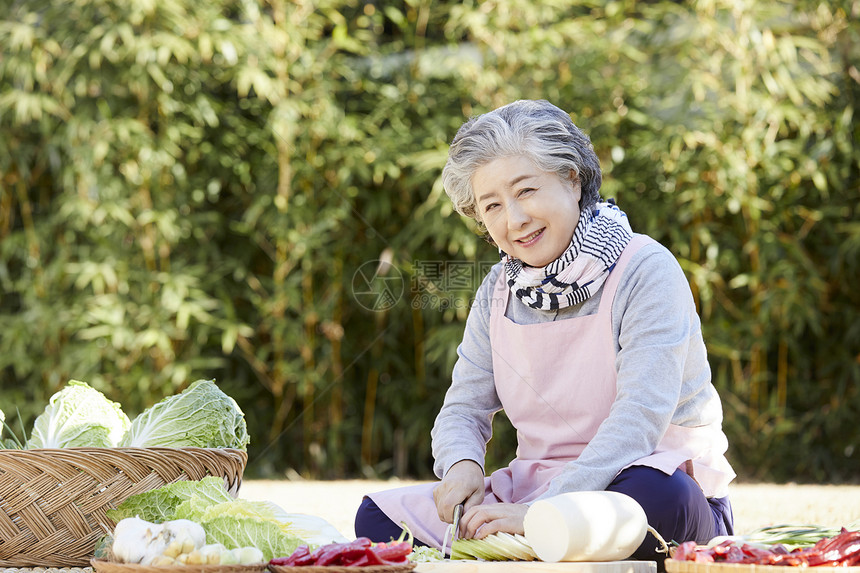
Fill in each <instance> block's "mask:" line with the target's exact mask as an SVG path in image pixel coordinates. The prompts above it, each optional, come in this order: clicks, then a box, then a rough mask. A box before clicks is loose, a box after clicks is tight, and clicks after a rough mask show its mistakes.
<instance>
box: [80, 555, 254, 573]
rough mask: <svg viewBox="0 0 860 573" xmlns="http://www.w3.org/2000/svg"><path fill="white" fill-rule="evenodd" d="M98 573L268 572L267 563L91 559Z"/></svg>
mask: <svg viewBox="0 0 860 573" xmlns="http://www.w3.org/2000/svg"><path fill="white" fill-rule="evenodd" d="M90 565H92V567H93V569H94V570H95V571H96V572H97V573H195V572H196V573H254V572H262V571H266V569H267V567H268V564H267V563H255V564H253V565H141V564H139V563H120V562H117V561H108V560H107V559H96V558H93V559H90Z"/></svg>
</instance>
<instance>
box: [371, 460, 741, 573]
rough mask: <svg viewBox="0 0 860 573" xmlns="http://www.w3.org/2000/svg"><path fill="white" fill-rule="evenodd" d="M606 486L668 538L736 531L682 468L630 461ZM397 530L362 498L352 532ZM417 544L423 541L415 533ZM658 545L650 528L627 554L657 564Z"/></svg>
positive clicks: (395, 533)
mask: <svg viewBox="0 0 860 573" xmlns="http://www.w3.org/2000/svg"><path fill="white" fill-rule="evenodd" d="M606 489H607V490H609V491H617V492H620V493H624V494H627V495H629V496H630V497H632V498H633V499H635V500H636V501H638V502H639V505H641V506H642V509H644V510H645V515H646V516H647V517H648V525H650V526H651V527H653V528H654V529H655V530H657V532H659V533H660V535H661V536H662V537H663V539H665V540H666V541H667V542H671V541H677V542H678V543H681V542H683V541H695V542H696V543H707V542H708V541H710V540H711V538H713V537H716V536H718V535H732V534H733V533H734V525H733V517H732V507H731V504H730V503H729V499H728V498H727V497H722V498H711V499H708V498H705V496H704V495H703V494H702V490H701V489H700V488H699V485H698V484H697V483H696V482H695V481H694V480H693V479H692V478H691V477H690V476H689V475H687V474H686V473H685V472H683V471H681V470H677V471H675V473H674V474H672V475H670V476H668V475H666V474H664V473H663V472H661V471H660V470H656V469H654V468H648V467H645V466H633V467H629V468H627V469H626V470H624V471H622V472H621V473H620V474H618V476H617V477H616V478H615V479H614V480H613V481H612V483H611V484H609V487H607V488H606ZM401 532H402V528H401V527H400V526H399V525H397V524H396V523H394V522H393V521H391V520H390V519H389V518H388V516H387V515H385V514H384V513H383V512H382V510H381V509H379V507H377V505H376V504H375V503H373V501H371V499H370V498H369V497H365V498H364V500H363V501H362V502H361V506H360V507H359V508H358V512H357V513H356V516H355V535H356V537H369V538H370V539H371V540H372V541H390V540H391V539H397V538H398V537H399V536H400V534H401ZM415 544H416V545H425V544H424V543H421V542H420V541H419V540H417V539H416V540H415ZM659 548H660V543H659V542H658V541H657V539H656V538H655V537H654V536H653V535H651V534H650V533H648V535H646V536H645V541H643V542H642V545H640V546H639V549H637V550H636V552H635V553H634V554H633V555H632V557H631V558H632V559H640V560H644V561H657V563H658V565H662V562H663V559H665V558H666V555H665V554H659V553H657V549H659ZM661 570H662V567H661Z"/></svg>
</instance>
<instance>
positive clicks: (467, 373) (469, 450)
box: [430, 264, 502, 478]
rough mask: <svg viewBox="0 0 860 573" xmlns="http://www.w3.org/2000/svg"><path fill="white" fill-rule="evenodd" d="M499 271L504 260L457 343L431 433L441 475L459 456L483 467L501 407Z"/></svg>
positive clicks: (482, 291)
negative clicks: (494, 345)
mask: <svg viewBox="0 0 860 573" xmlns="http://www.w3.org/2000/svg"><path fill="white" fill-rule="evenodd" d="M500 269H501V265H500V264H497V265H495V266H493V267H492V269H491V270H490V272H489V273H487V276H486V277H485V278H484V280H483V282H482V283H481V286H480V287H478V291H477V293H476V295H475V301H474V302H473V303H472V308H471V309H470V311H469V316H468V318H467V319H466V329H465V331H464V333H463V340H462V342H461V343H460V345H459V346H458V347H457V362H456V363H455V364H454V370H453V372H452V375H451V386H450V387H449V388H448V391H447V393H446V394H445V400H444V402H443V404H442V408H441V409H440V410H439V414H438V415H437V416H436V421H435V423H434V424H433V429H432V431H431V433H430V435H431V444H432V451H433V458H434V464H433V471H434V473H435V474H436V475H437V476H438V477H439V478H441V477H443V476H444V475H445V473H446V472H447V471H448V469H449V468H450V467H451V466H452V465H454V464H455V463H457V462H459V461H461V460H467V459H468V460H473V461H475V462H477V463H478V465H480V466H481V467H482V468H483V467H484V458H485V455H486V452H487V442H488V441H489V440H490V438H491V437H492V432H493V426H492V422H493V416H494V415H495V413H496V412H498V411H499V410H501V408H502V404H501V402H500V401H499V396H498V394H497V393H496V387H495V383H494V379H493V357H492V352H491V350H490V305H491V303H492V301H493V298H492V297H493V290H494V289H493V287H494V285H495V283H496V279H497V277H498V276H499V272H500Z"/></svg>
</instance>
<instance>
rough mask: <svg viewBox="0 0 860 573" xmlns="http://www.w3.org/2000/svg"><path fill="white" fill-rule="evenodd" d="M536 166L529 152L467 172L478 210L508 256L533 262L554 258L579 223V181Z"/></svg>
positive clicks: (563, 247)
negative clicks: (469, 175) (470, 174)
mask: <svg viewBox="0 0 860 573" xmlns="http://www.w3.org/2000/svg"><path fill="white" fill-rule="evenodd" d="M572 178H573V173H571V179H569V180H565V179H562V178H561V177H559V176H558V175H556V174H555V173H547V172H546V171H541V170H540V169H539V168H538V166H537V165H535V163H534V162H533V161H532V160H531V159H529V158H528V157H525V156H522V155H517V156H513V157H501V158H499V159H495V160H493V161H491V162H490V163H487V164H486V165H484V166H482V167H480V168H479V169H478V170H477V171H475V174H474V175H473V176H472V189H473V191H474V193H475V201H476V203H477V213H478V216H479V217H480V218H481V221H482V222H483V223H484V225H485V226H486V227H487V232H489V234H490V237H491V238H492V239H493V241H495V243H496V245H498V246H499V248H500V249H502V250H503V251H504V252H506V253H507V254H508V255H510V256H512V257H515V258H517V259H520V260H521V261H523V262H524V263H526V264H527V265H531V266H533V267H542V266H545V265H547V264H549V263H551V262H552V261H554V260H555V259H557V258H558V257H559V256H561V254H562V253H563V252H564V251H565V249H567V247H568V246H569V245H570V240H571V238H573V231H574V229H576V225H577V223H579V198H580V196H581V195H582V186H581V184H580V182H579V180H578V179H577V180H573V179H572Z"/></svg>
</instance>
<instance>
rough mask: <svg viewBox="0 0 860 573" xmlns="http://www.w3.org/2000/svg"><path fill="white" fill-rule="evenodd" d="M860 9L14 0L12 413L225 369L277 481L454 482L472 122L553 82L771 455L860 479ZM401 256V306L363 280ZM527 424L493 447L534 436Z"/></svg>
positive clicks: (554, 0) (23, 415)
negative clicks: (450, 464) (453, 183)
mask: <svg viewBox="0 0 860 573" xmlns="http://www.w3.org/2000/svg"><path fill="white" fill-rule="evenodd" d="M858 15H860V3H858V2H857V0H843V1H837V2H816V1H806V0H795V1H791V2H787V1H773V2H755V1H753V0H732V1H729V0H700V1H696V2H670V1H660V0H654V1H649V2H643V1H634V0H619V1H613V2H604V1H596V0H586V1H581V2H575V3H570V2H562V1H560V0H538V1H534V0H505V1H502V0H498V1H486V2H474V1H466V2H460V1H457V2H453V1H437V2H430V1H429V0H399V1H390V2H389V1H385V2H359V1H355V0H319V1H316V2H309V1H304V0H291V1H287V0H270V1H265V0H209V1H207V2H199V1H191V0H146V1H141V2H132V3H125V2H113V1H111V0H67V1H65V2H54V1H49V0H27V1H23V0H0V19H2V20H0V293H1V294H0V297H1V298H0V409H2V410H3V411H5V412H6V415H7V418H8V419H7V422H9V423H10V424H11V425H12V427H14V428H19V427H24V428H27V427H29V425H30V424H31V423H32V420H33V418H34V417H35V415H36V414H38V413H39V412H40V411H41V410H42V408H44V406H45V404H46V403H47V400H48V398H49V397H50V395H51V394H52V393H53V392H55V391H57V390H58V389H59V388H61V387H62V386H63V385H64V384H65V382H66V381H67V380H68V379H70V378H77V379H82V380H86V381H88V382H89V383H90V384H92V385H93V386H95V387H97V388H98V389H100V390H102V391H104V392H105V393H106V394H108V395H109V396H110V397H111V398H112V399H114V400H117V401H119V402H121V403H122V405H123V407H124V408H125V410H126V411H127V412H128V413H129V414H130V415H132V416H133V415H134V414H135V413H137V412H140V411H141V410H142V409H143V408H144V407H146V406H147V405H149V404H151V403H153V402H154V401H156V400H158V399H160V398H161V397H163V396H165V395H167V394H170V393H174V392H177V391H179V390H181V389H182V388H184V387H185V386H186V385H187V384H189V383H190V382H191V381H193V380H195V379H197V378H203V377H207V378H209V377H214V378H216V379H217V380H218V381H219V384H220V385H221V386H222V388H224V389H225V390H226V391H227V392H228V393H230V394H231V395H232V396H234V397H235V398H236V400H237V401H238V402H239V404H240V405H241V406H242V408H243V410H244V411H245V412H246V414H247V418H248V422H249V425H250V431H251V435H252V445H251V448H250V460H251V461H250V463H249V468H248V472H249V475H255V476H265V477H272V476H283V475H284V474H285V472H298V473H300V474H302V475H304V476H306V477H315V478H337V477H362V476H367V477H382V476H390V475H398V476H413V477H422V478H427V477H430V465H431V461H430V451H429V429H430V426H431V424H432V420H433V417H434V415H435V413H436V411H437V409H438V407H439V406H440V405H441V402H442V397H443V394H444V391H445V389H446V387H447V385H448V379H449V376H450V371H451V367H452V365H453V361H454V359H455V358H456V346H457V343H458V342H459V338H460V336H461V333H462V329H463V325H464V319H465V316H466V313H467V310H468V303H469V299H470V296H471V295H472V292H473V291H474V289H475V288H476V287H477V284H478V281H479V280H480V276H481V272H483V271H482V270H481V269H483V270H486V268H487V265H489V264H491V263H492V262H493V261H494V259H495V258H496V254H495V253H494V252H493V250H492V249H491V248H490V246H489V245H488V244H487V243H485V242H484V241H483V240H482V239H481V238H480V237H479V236H477V235H476V234H475V233H474V231H473V229H472V227H471V226H470V225H469V224H468V221H463V220H461V219H460V218H459V217H458V216H456V215H453V214H452V209H451V206H450V204H449V201H448V200H447V197H446V196H445V195H444V192H443V190H442V188H441V185H440V181H439V175H440V170H441V167H442V165H443V164H444V160H445V156H446V149H447V144H448V142H449V141H450V139H451V137H452V136H453V134H454V132H455V131H456V129H457V127H459V125H460V124H461V123H462V122H463V121H464V120H465V119H466V118H467V117H468V116H470V115H472V114H475V113H480V112H484V111H487V110H489V109H492V108H495V107H497V106H499V105H502V104H504V103H507V102H509V101H511V100H514V99H517V98H545V99H548V100H550V101H552V102H554V103H556V104H557V105H559V106H560V107H562V108H564V109H566V110H568V111H570V112H571V114H572V117H573V119H574V121H575V122H576V123H577V124H578V125H580V126H581V127H582V128H583V129H585V130H586V131H587V132H588V133H590V135H591V136H592V139H593V141H594V144H595V147H596V149H597V151H598V153H599V155H600V157H601V161H602V164H603V167H604V171H605V184H604V189H603V191H604V195H605V196H611V197H615V198H616V199H617V200H618V202H619V204H620V205H621V206H622V208H624V209H625V210H626V211H627V213H628V215H629V217H630V219H631V221H632V223H633V225H634V228H635V229H636V230H638V231H641V232H645V233H648V234H650V235H652V236H653V237H654V238H656V239H657V240H659V241H661V242H662V243H663V244H664V245H666V246H667V247H668V248H670V249H671V250H672V252H673V253H675V254H676V255H677V257H678V258H679V260H680V261H681V264H682V265H683V268H684V270H685V271H686V273H687V274H688V276H689V280H690V283H691V286H692V288H693V291H694V294H695V296H696V299H697V302H698V304H699V308H700V311H701V315H702V318H703V324H704V326H703V328H704V332H705V338H706V342H707V344H708V347H709V351H710V356H711V361H712V368H713V374H714V380H715V383H716V385H717V387H718V389H719V391H720V393H721V395H722V397H723V400H724V409H725V428H726V431H727V433H728V435H729V439H730V442H731V446H730V451H729V456H730V459H731V461H732V462H733V464H734V465H735V467H736V469H737V471H738V473H739V474H740V475H741V477H743V478H747V479H758V480H773V481H787V480H794V481H814V482H821V481H830V482H839V481H843V482H848V481H856V480H857V476H860V429H858V423H857V421H858V419H860V289H858V284H857V283H858V278H860V221H858V203H860V185H858V182H860V147H858V122H857V120H856V118H855V112H856V108H857V103H858V95H860V71H858V67H857V62H858V61H860V57H858V56H860V45H858V41H860V24H858V22H860V18H858ZM379 260H382V261H387V262H389V263H390V266H388V265H387V264H386V263H383V264H382V265H381V266H380V264H379V263H378V262H377V261H379ZM379 268H381V269H382V270H385V269H386V268H388V273H387V274H384V275H382V274H380V277H381V278H379V279H378V280H377V281H376V282H375V283H373V285H372V286H374V287H375V288H381V287H382V286H384V285H386V284H387V285H389V286H394V287H395V289H396V287H397V285H398V284H399V285H401V286H402V289H403V294H402V296H400V298H397V297H395V298H394V299H392V300H376V299H374V298H373V297H372V296H371V297H368V295H367V294H363V293H365V292H366V289H364V290H363V288H364V287H365V286H366V285H364V284H363V283H362V279H363V278H365V277H370V276H373V275H374V273H375V272H376V270H377V269H379ZM398 278H399V279H401V281H400V282H398V280H397V279H398ZM385 280H388V282H387V283H385V282H384V281H385ZM376 292H380V291H376ZM394 294H395V295H397V294H399V291H397V290H395V293H394ZM389 303H392V304H389ZM374 304H376V305H377V306H378V308H377V309H376V310H372V309H368V307H372V306H373V305H374ZM497 422H498V423H497V432H496V437H495V438H494V440H493V441H492V443H491V448H490V460H489V469H492V468H493V467H496V466H499V465H501V464H504V463H505V462H507V461H508V460H509V459H510V458H511V457H512V456H513V451H514V435H513V433H512V432H511V431H510V429H509V428H507V427H506V426H505V424H504V420H503V419H502V418H499V419H498V420H497Z"/></svg>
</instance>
